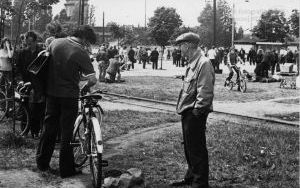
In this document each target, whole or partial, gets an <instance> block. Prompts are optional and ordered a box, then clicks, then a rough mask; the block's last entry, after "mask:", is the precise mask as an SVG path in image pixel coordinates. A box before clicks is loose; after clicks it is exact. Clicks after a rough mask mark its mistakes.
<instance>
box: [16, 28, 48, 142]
mask: <svg viewBox="0 0 300 188" xmlns="http://www.w3.org/2000/svg"><path fill="white" fill-rule="evenodd" d="M37 37H38V36H37V34H36V33H35V32H33V31H28V32H27V33H26V34H25V40H26V46H27V47H26V48H24V49H22V50H21V51H19V53H18V55H17V61H16V62H17V64H16V72H17V79H18V80H22V81H23V82H24V83H26V82H30V83H31V85H32V90H31V93H30V97H29V101H28V107H29V116H30V122H29V125H30V131H31V136H32V137H33V138H37V137H38V136H39V132H40V130H41V127H42V121H43V119H44V112H45V95H44V92H43V90H42V87H43V86H41V85H40V84H35V83H36V81H35V77H34V75H33V74H32V73H30V72H29V71H28V70H27V67H28V65H29V64H30V63H31V62H32V61H33V60H34V59H35V58H36V57H37V56H38V54H39V53H40V52H41V51H42V50H43V48H42V47H41V46H39V45H38V44H37Z"/></svg>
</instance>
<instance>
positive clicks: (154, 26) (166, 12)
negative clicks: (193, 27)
mask: <svg viewBox="0 0 300 188" xmlns="http://www.w3.org/2000/svg"><path fill="white" fill-rule="evenodd" d="M181 25H182V20H181V18H180V16H179V14H177V13H176V10H175V9H174V8H165V7H160V8H157V9H156V10H155V11H154V16H153V17H151V18H150V22H149V24H148V26H149V31H150V35H151V37H152V38H153V39H154V40H155V41H156V43H157V44H158V45H160V46H165V45H167V43H168V42H169V40H170V38H171V36H172V35H173V34H174V32H175V31H176V29H178V28H179V27H180V26H181Z"/></svg>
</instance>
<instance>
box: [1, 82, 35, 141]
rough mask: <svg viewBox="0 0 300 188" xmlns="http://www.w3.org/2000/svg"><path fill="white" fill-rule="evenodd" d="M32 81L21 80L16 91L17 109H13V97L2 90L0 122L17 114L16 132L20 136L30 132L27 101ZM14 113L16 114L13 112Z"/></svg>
mask: <svg viewBox="0 0 300 188" xmlns="http://www.w3.org/2000/svg"><path fill="white" fill-rule="evenodd" d="M30 85H31V84H30V83H29V82H28V83H25V84H24V83H23V82H20V83H18V85H17V88H16V92H15V104H14V105H15V109H14V110H13V106H12V105H13V104H12V102H13V99H12V98H8V97H7V95H6V94H5V93H4V92H3V91H0V122H2V121H4V120H5V118H6V121H8V120H9V119H10V118H13V115H15V132H16V133H17V134H18V135H20V136H25V135H27V134H28V132H29V129H30V127H29V110H28V106H27V101H28V98H29V92H30ZM13 113H14V114H13Z"/></svg>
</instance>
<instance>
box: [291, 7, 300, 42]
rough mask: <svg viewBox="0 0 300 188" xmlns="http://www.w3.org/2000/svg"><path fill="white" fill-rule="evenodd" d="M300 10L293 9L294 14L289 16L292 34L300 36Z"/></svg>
mask: <svg viewBox="0 0 300 188" xmlns="http://www.w3.org/2000/svg"><path fill="white" fill-rule="evenodd" d="M299 14H300V13H299V11H298V10H297V9H295V10H293V13H292V15H291V16H290V18H289V21H288V22H289V24H290V32H291V34H292V35H294V36H296V37H299Z"/></svg>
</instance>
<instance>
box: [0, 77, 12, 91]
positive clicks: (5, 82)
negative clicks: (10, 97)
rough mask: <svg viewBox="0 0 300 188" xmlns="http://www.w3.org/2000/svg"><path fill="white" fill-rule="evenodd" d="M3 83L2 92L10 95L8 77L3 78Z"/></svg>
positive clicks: (1, 85)
mask: <svg viewBox="0 0 300 188" xmlns="http://www.w3.org/2000/svg"><path fill="white" fill-rule="evenodd" d="M1 80H2V83H1V84H0V90H1V91H3V92H4V93H5V94H6V95H7V94H8V90H9V88H10V83H9V80H8V79H7V77H6V76H2V78H1Z"/></svg>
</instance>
